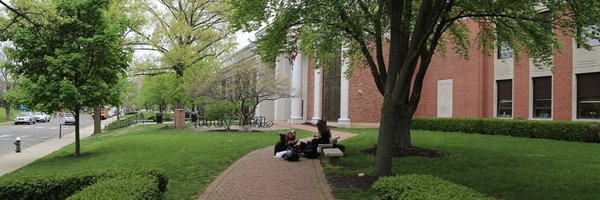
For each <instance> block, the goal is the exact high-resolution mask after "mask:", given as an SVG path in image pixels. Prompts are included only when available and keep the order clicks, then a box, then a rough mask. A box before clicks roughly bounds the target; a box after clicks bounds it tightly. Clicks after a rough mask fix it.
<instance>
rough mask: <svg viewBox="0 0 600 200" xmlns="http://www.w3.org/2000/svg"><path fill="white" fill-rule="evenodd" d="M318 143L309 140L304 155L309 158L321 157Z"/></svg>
mask: <svg viewBox="0 0 600 200" xmlns="http://www.w3.org/2000/svg"><path fill="white" fill-rule="evenodd" d="M317 145H318V144H317V143H316V142H309V143H308V145H307V147H306V149H304V152H303V154H304V157H305V158H308V159H315V158H319V155H320V154H319V152H317Z"/></svg>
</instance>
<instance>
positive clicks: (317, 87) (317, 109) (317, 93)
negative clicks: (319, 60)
mask: <svg viewBox="0 0 600 200" xmlns="http://www.w3.org/2000/svg"><path fill="white" fill-rule="evenodd" d="M322 71H323V70H321V68H319V69H315V84H314V88H313V91H314V95H313V103H314V105H315V106H314V108H313V118H312V121H313V123H314V124H316V123H317V122H318V121H319V120H320V119H321V74H322Z"/></svg>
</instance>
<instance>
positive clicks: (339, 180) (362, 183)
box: [326, 147, 448, 191]
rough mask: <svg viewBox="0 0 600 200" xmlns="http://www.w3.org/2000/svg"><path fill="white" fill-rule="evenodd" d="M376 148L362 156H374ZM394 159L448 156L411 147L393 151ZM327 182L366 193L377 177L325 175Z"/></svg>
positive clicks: (335, 186)
mask: <svg viewBox="0 0 600 200" xmlns="http://www.w3.org/2000/svg"><path fill="white" fill-rule="evenodd" d="M375 152H376V147H373V148H370V149H365V150H363V151H362V153H364V154H369V155H375ZM393 156H394V157H409V156H422V157H428V158H438V157H444V156H448V154H447V153H443V152H437V151H434V150H430V149H425V148H419V147H411V148H405V149H402V150H399V149H394V152H393ZM326 177H327V182H329V184H330V185H331V187H333V188H345V189H360V190H363V191H367V190H369V189H371V186H372V185H373V183H374V182H375V181H377V179H378V177H377V176H372V175H366V176H358V175H327V176H326Z"/></svg>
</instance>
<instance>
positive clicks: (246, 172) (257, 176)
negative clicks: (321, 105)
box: [198, 122, 353, 200]
mask: <svg viewBox="0 0 600 200" xmlns="http://www.w3.org/2000/svg"><path fill="white" fill-rule="evenodd" d="M275 126H278V127H281V128H282V129H288V128H289V125H288V124H287V123H277V122H276V123H275ZM291 126H292V128H294V129H302V130H308V131H311V132H317V128H316V127H313V126H307V125H300V124H292V125H291ZM332 135H333V137H338V136H339V137H340V140H343V139H346V138H349V137H352V136H353V134H350V133H346V132H340V131H333V130H332ZM308 139H310V138H304V139H303V140H308ZM276 140H277V138H274V139H273V141H274V142H276ZM198 199H201V200H209V199H210V200H213V199H219V200H220V199H223V200H225V199H227V200H232V199H244V200H263V199H311V200H321V199H323V200H328V199H334V196H333V194H332V192H331V188H330V187H329V185H328V184H327V180H326V179H325V174H324V173H323V169H322V167H321V163H320V162H319V160H318V159H300V160H299V161H297V162H287V161H285V160H283V159H280V158H273V146H270V147H267V148H263V149H259V150H256V151H253V152H250V153H249V154H247V155H246V156H244V157H242V158H241V159H240V160H238V161H236V162H235V163H233V165H231V166H229V168H228V169H227V170H225V171H224V172H223V173H222V174H221V175H219V176H218V177H217V178H216V179H215V180H214V181H213V182H212V183H211V184H210V185H209V186H208V187H207V188H206V190H205V191H204V193H203V194H202V195H200V197H199V198H198Z"/></svg>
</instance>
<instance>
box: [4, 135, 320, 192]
mask: <svg viewBox="0 0 600 200" xmlns="http://www.w3.org/2000/svg"><path fill="white" fill-rule="evenodd" d="M159 127H161V125H151V126H148V125H146V126H136V127H132V128H125V129H119V130H115V131H114V132H109V133H108V134H103V135H100V136H94V137H91V138H88V139H85V140H82V143H81V149H82V154H83V155H82V156H81V157H80V158H73V157H72V156H69V155H71V154H72V153H73V149H74V147H73V146H72V145H70V146H67V147H65V148H63V149H61V150H59V151H57V152H54V153H52V154H51V155H48V156H47V157H45V158H42V159H40V160H38V161H36V162H34V163H32V164H31V165H29V166H27V167H24V168H22V169H20V170H18V171H15V172H13V173H10V174H7V175H6V176H19V175H21V174H47V173H60V172H63V171H67V170H76V171H77V170H90V169H104V168H114V167H159V168H163V169H165V170H167V173H168V178H169V186H168V191H167V192H166V195H165V196H166V198H167V199H196V198H197V197H198V194H200V193H201V192H202V191H204V189H205V188H206V187H207V186H208V184H210V182H211V181H212V180H213V179H215V178H216V177H217V176H218V175H219V174H221V172H223V171H224V170H225V169H227V167H228V166H229V165H231V164H232V163H233V162H235V161H236V160H238V159H239V158H241V157H242V156H244V155H246V154H247V153H249V152H251V151H253V150H255V149H259V148H262V147H267V146H270V145H274V144H275V143H276V142H277V141H278V140H279V137H278V134H279V133H283V132H282V131H280V132H278V131H270V132H260V133H257V132H253V133H240V132H194V131H187V130H159ZM298 135H299V136H300V137H308V136H310V135H312V134H311V133H309V132H305V131H298ZM0 178H4V177H0Z"/></svg>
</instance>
